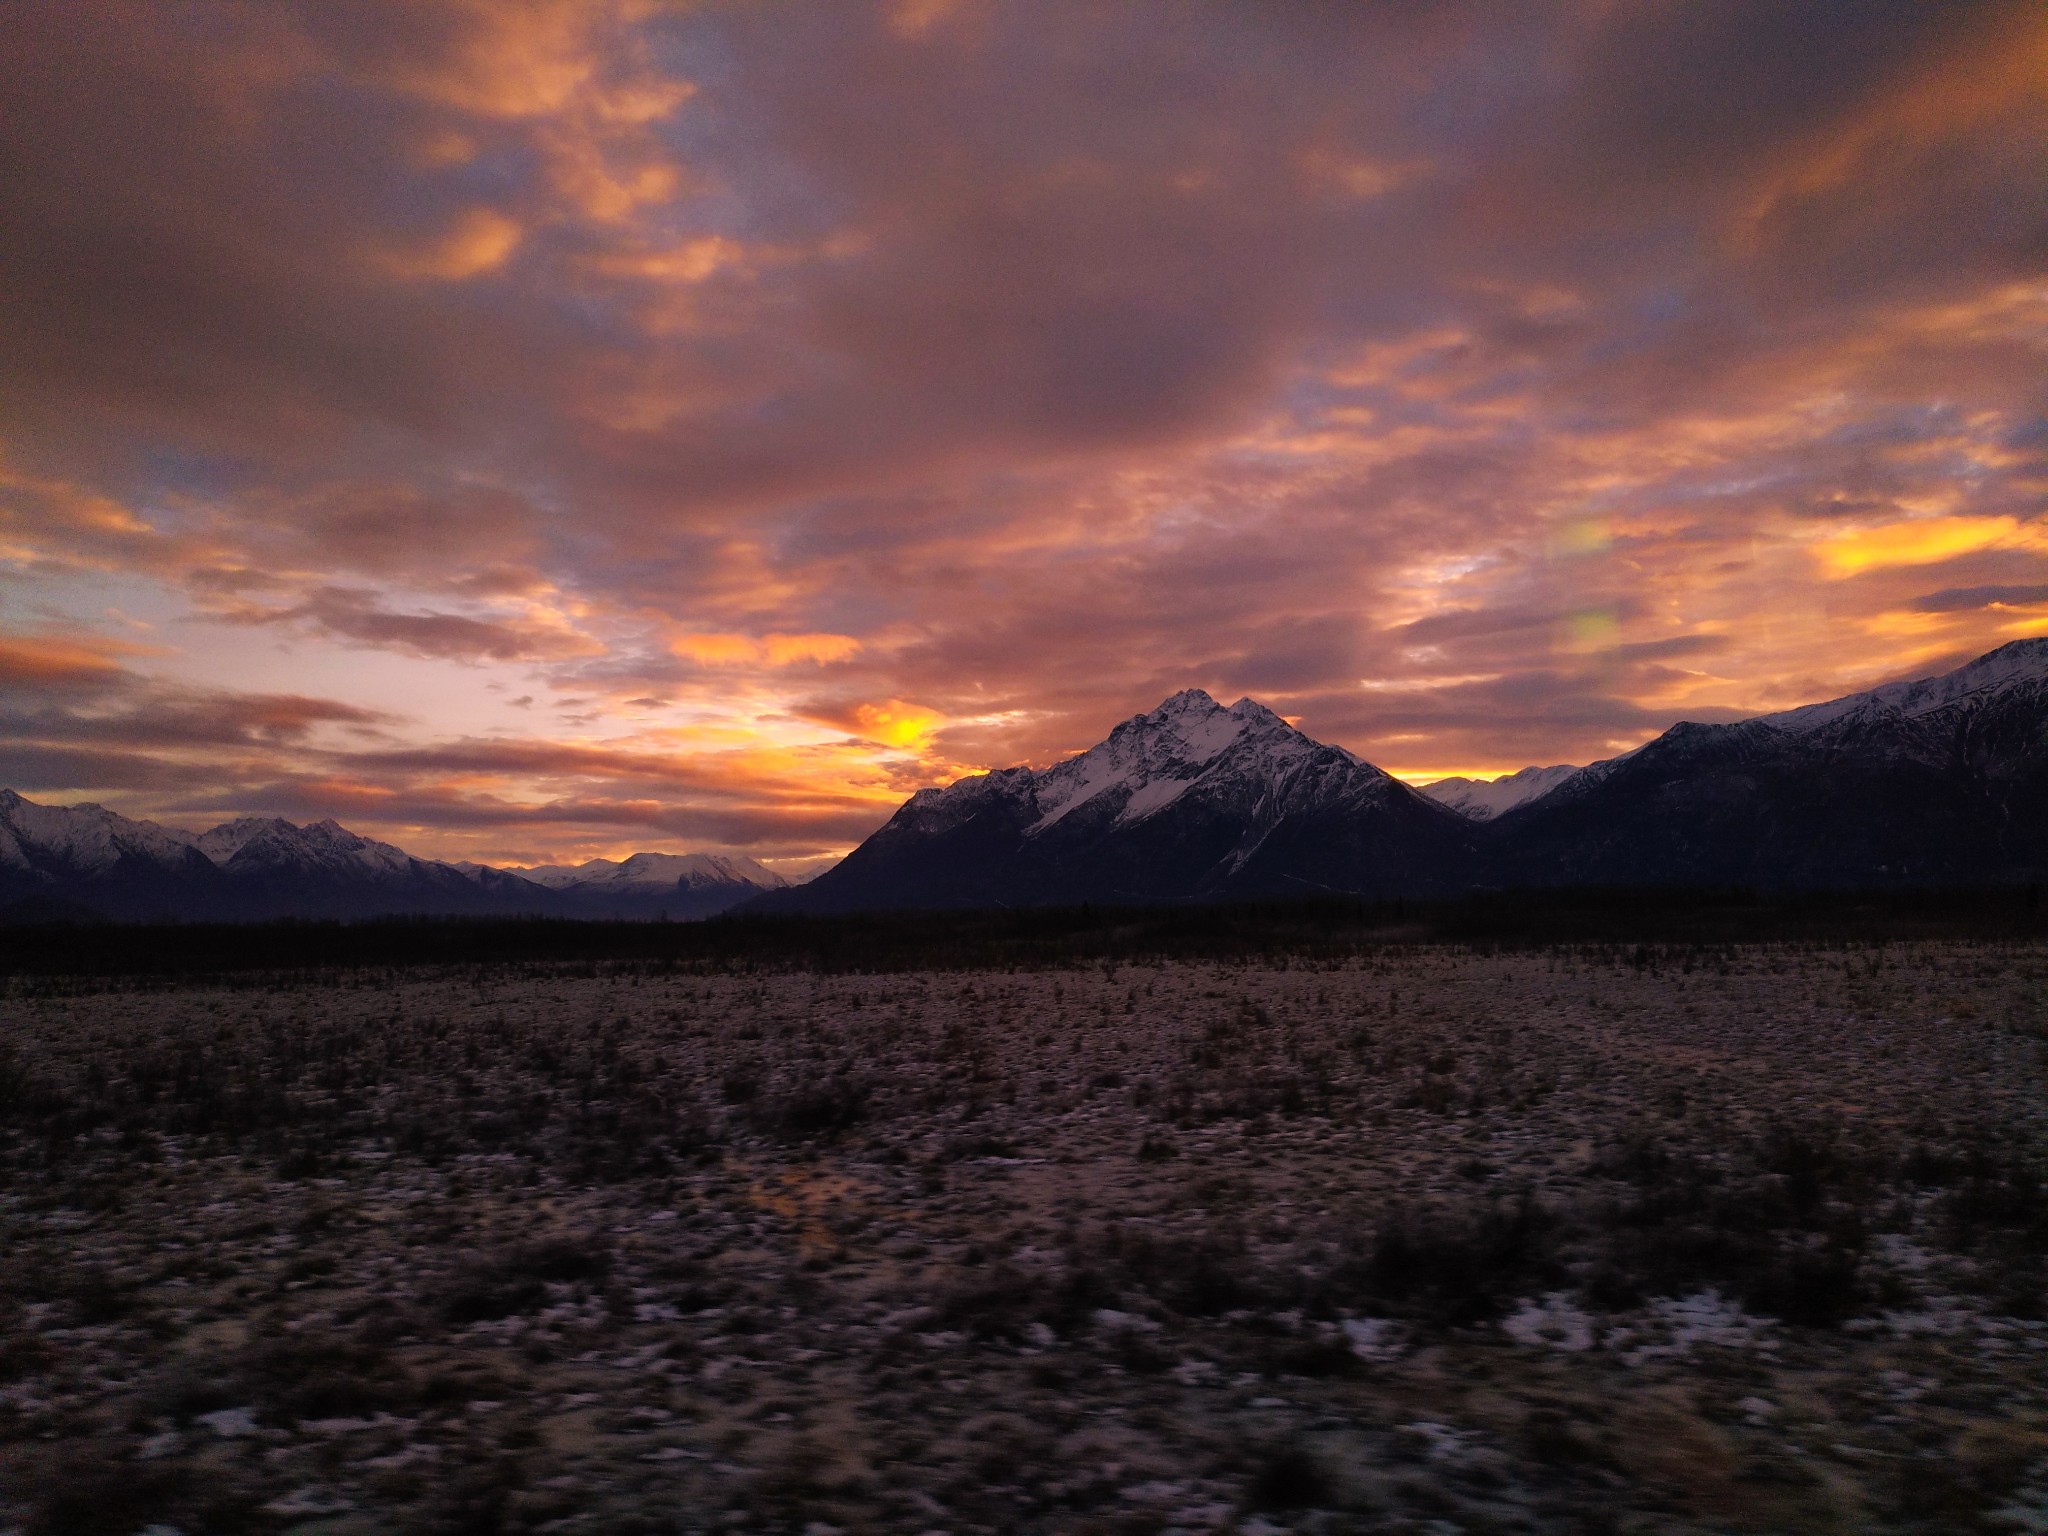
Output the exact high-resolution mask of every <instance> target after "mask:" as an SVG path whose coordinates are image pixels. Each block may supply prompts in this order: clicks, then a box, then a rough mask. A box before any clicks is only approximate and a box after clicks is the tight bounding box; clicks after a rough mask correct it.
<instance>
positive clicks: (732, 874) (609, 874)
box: [509, 853, 789, 893]
mask: <svg viewBox="0 0 2048 1536" xmlns="http://www.w3.org/2000/svg"><path fill="white" fill-rule="evenodd" d="M509 872H510V873H512V874H515V875H519V876H521V877H523V878H525V879H527V880H531V881H533V882H534V884H536V885H544V886H547V887H548V888H549V889H551V890H558V891H559V890H587V891H591V892H593V893H594V892H598V891H615V892H623V891H628V890H635V891H640V890H655V889H661V888H672V887H675V886H677V885H682V886H685V887H688V888H691V889H696V888H699V887H705V886H713V885H724V884H732V883H738V884H743V885H756V886H759V887H760V888H761V889H763V890H768V891H774V890H780V889H781V888H782V887H783V886H785V885H787V884H788V883H789V882H788V881H787V880H785V879H783V878H782V876H780V875H778V874H776V873H775V871H774V870H772V869H769V868H768V867H767V866H766V865H763V864H758V863H756V862H755V861H754V860H752V859H750V858H747V857H746V856H744V855H743V854H722V853H636V854H632V855H630V856H629V857H627V858H624V859H619V860H612V859H586V860H584V861H583V862H582V863H581V864H540V865H535V866H534V867H533V868H531V869H513V870H511V871H509Z"/></svg>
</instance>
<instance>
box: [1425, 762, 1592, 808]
mask: <svg viewBox="0 0 2048 1536" xmlns="http://www.w3.org/2000/svg"><path fill="white" fill-rule="evenodd" d="M1578 771H1579V770H1578V767H1577V765H1576V764H1573V763H1560V764H1559V765H1558V766H1557V767H1555V768H1524V769H1522V771H1521V772H1519V773H1510V774H1506V775H1503V776H1502V777H1500V778H1498V779H1460V778H1450V779H1438V780H1436V781H1435V782H1434V783H1431V784H1425V785H1423V786H1422V792H1423V793H1424V794H1425V795H1427V796H1429V798H1430V799H1432V800H1434V801H1436V802H1437V803H1438V804H1439V805H1448V806H1449V807H1450V808H1451V809H1452V810H1454V811H1456V812H1458V813H1459V814H1460V815H1461V816H1468V817H1470V818H1471V819H1472V820H1473V821H1491V820H1492V819H1493V818H1494V817H1496V816H1498V815H1499V814H1500V813H1501V812H1502V811H1511V810H1513V809H1514V808H1515V807H1516V806H1518V805H1521V804H1523V803H1524V802H1526V801H1529V800H1534V799H1535V798H1536V797H1537V796H1538V795H1547V794H1549V793H1550V791H1551V790H1553V789H1555V788H1557V786H1558V785H1560V784H1562V783H1563V782H1564V781H1565V780H1566V779H1568V778H1570V777H1571V776H1572V775H1573V774H1575V773H1577V772H1578Z"/></svg>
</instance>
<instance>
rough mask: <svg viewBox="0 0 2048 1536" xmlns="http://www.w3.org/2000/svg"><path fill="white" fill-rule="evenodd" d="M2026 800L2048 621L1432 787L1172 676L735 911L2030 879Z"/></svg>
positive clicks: (2045, 674) (2047, 725)
mask: <svg viewBox="0 0 2048 1536" xmlns="http://www.w3.org/2000/svg"><path fill="white" fill-rule="evenodd" d="M1495 786H1499V787H1498V788H1496V787H1495ZM2037 791H2038V793H2037ZM1432 792H1433V793H1432ZM2030 796H2034V797H2035V799H2036V800H2037V801H2038V803H2040V804H2041V805H2043V806H2048V639H2026V640H2019V641H2014V642H2012V643H2011V644H2008V645H2006V646H2001V647H1999V648H1998V649H1997V650H1995V651H1992V652H1990V653H1988V654H1986V655H1985V656H1981V657H1978V658H1977V659H1975V660H1974V661H1971V662H1969V663H1966V664H1965V665H1964V666H1962V667H1959V668H1957V669H1955V670H1954V671H1953V672H1950V673H1945V674H1943V675H1941V676H1939V677H1932V678H1919V679H1911V680H1907V681H1904V682H1899V683H1890V684H1885V685H1883V686H1882V687H1880V688H1877V689H1872V690H1866V691H1864V692H1862V693H1858V694H1850V695H1844V696H1843V697H1842V698H1840V699H1835V700H1829V701H1826V702H1824V703H1822V704H1818V705H1808V706H1803V707H1801V708H1800V709H1796V710H1789V711H1780V712H1778V713H1777V714H1774V715H1768V716H1760V717H1756V718H1753V719H1749V720H1742V721H1734V722H1730V723H1727V724H1703V723H1700V722H1697V721H1684V720H1682V721H1679V722H1678V723H1677V724H1675V725H1673V726H1672V727H1671V728H1670V729H1669V730H1667V731H1665V732H1663V733H1662V734H1660V735H1659V736H1657V737H1656V738H1654V739H1653V740H1651V741H1648V742H1645V743H1644V744H1643V745H1642V746H1640V747H1636V748H1634V749H1632V750H1630V751H1628V752H1625V753H1621V754H1619V755H1617V756H1615V757H1612V758H1608V759H1605V760H1603V761H1601V762H1597V763H1592V764H1587V765H1585V766H1583V767H1578V766H1574V765H1570V764H1559V765H1554V766H1551V767H1548V768H1535V769H1524V770H1523V771H1522V772H1521V773H1519V774H1514V775H1509V776H1507V777H1506V779H1505V780H1495V781H1491V782H1490V783H1488V782H1482V781H1472V780H1465V781H1455V782H1454V781H1438V783H1437V784H1434V785H1431V786H1428V787H1427V788H1426V789H1425V790H1414V789H1410V788H1408V787H1407V786H1405V785H1402V784H1400V783H1399V781H1398V780H1395V779H1393V778H1391V777H1390V776H1389V775H1387V774H1386V773H1384V772H1383V771H1382V770H1380V769H1379V768H1376V767H1374V766H1373V765H1372V764H1370V763H1367V762H1365V761H1364V760H1363V759H1361V758H1359V757H1357V756H1356V755H1355V754H1353V753H1351V752H1349V751H1347V750H1346V749H1344V748H1342V747H1336V746H1331V745H1327V744H1325V743H1321V742H1317V741H1315V740H1313V739H1312V738H1310V737H1308V736H1306V735H1304V734H1303V733H1302V732H1300V731H1298V730H1297V729H1295V728H1294V727H1293V726H1290V725H1288V724H1287V723H1286V722H1285V721H1284V720H1282V719H1281V717H1280V716H1278V715H1276V714H1275V713H1274V712H1273V711H1272V710H1270V709H1268V708H1267V707H1266V706H1265V705H1263V704H1260V703H1258V702H1257V701H1255V700H1252V699H1240V700H1239V701H1238V702H1237V703H1236V704H1233V705H1230V706H1229V707H1228V708H1225V707H1224V706H1222V705H1220V704H1218V703H1217V702H1216V701H1215V700H1214V699H1213V698H1211V697H1210V696H1209V695H1208V694H1207V693H1205V692H1203V691H1202V690H1200V689H1187V690H1183V691H1182V692H1180V693H1177V694H1174V695H1173V696H1172V697H1171V698H1169V699H1167V700H1166V701H1165V702H1164V703H1162V704H1161V705H1159V706H1158V707H1157V708H1156V709H1153V710H1151V711H1148V712H1145V713H1142V714H1138V715H1134V716H1132V717H1130V718H1129V719H1128V720H1125V721H1123V722H1122V723H1120V724H1119V725H1117V726H1116V727H1115V728H1114V729H1112V730H1111V731H1110V733H1109V734H1108V735H1107V736H1106V737H1105V738H1104V739H1103V740H1102V741H1101V742H1099V743H1097V744H1096V745H1095V746H1093V747H1091V748H1089V749H1087V750H1086V751H1084V752H1081V753H1077V754H1075V755H1073V756H1071V757H1068V758H1066V759H1063V760H1062V761H1060V762H1058V763H1055V764H1053V765H1051V766H1049V767H1047V768H1044V769H1032V768H1028V767H1015V768H1004V769H997V770H994V771H992V772H989V773H984V774H975V775H970V776H969V777H967V778H964V779H960V780H957V781H955V782H954V783H952V784H950V785H946V786H943V787H940V786H933V787H929V788H925V789H920V790H918V791H917V792H916V793H914V794H913V795H912V796H911V797H910V798H909V799H908V800H906V801H905V802H904V803H903V805H902V806H901V807H899V809H898V810H897V812H896V814H895V815H894V816H892V817H891V818H890V820H889V822H888V823H887V824H885V825H884V826H883V827H882V828H881V829H880V830H878V831H877V832H876V833H874V834H873V835H872V836H871V837H869V838H868V839H867V841H866V842H864V843H862V844H861V845H860V847H858V848H856V849H855V850H854V851H853V852H852V853H851V854H849V855H848V856H847V858H846V859H845V860H843V861H842V862H841V863H840V864H838V865H836V866H834V868H833V869H831V870H828V871H826V872H824V873H823V874H821V875H819V876H818V877H817V878H816V879H815V880H813V881H812V882H811V883H810V884H809V885H807V886H805V887H803V888H802V889H800V890H796V891H790V892H778V893H773V894H771V895H768V896H764V897H758V898H755V899H754V900H753V901H751V902H749V903H748V905H747V908H746V910H748V911H756V912H829V911H856V910H870V909H874V908H879V907H907V908H915V907H955V906H963V905H1042V904H1047V903H1051V902H1069V903H1081V902H1109V903H1133V902H1147V901H1159V902H1171V901H1186V900H1213V899H1246V898H1263V897H1270V896H1278V895H1287V894H1296V895H1308V894H1312V893H1332V894H1343V895H1357V896H1389V895H1392V896H1403V897H1405V896H1432V895H1441V894H1448V893H1451V892H1455V891H1459V890H1469V889H1476V888H1481V887H1487V886H1504V885H1505V886H1521V887H1542V886H1547V885H1548V886H1556V885H1563V884H1574V883H1587V884H1591V883H1606V884H1651V885H1655V884H1674V883H1700V884H1759V885H1765V886H1801V887H1813V886H1827V885H1837V884H1841V885H1852V886H1853V885H1866V884H1895V883H1899V882H1902V881H1906V882H1910V881H1914V880H1919V881H1922V882H1948V883H1970V882H1972V881H1981V880H1993V881H2003V880H2024V879H2034V878H2039V877H2040V876H2041V875H2042V874H2043V873H2044V872H2048V810H2034V809H2033V808H2032V804H2033V802H2032V801H2030V799H2029V797H2030Z"/></svg>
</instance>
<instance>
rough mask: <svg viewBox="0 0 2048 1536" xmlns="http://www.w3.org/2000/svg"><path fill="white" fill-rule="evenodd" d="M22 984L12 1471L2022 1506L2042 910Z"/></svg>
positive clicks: (132, 1529)
mask: <svg viewBox="0 0 2048 1536" xmlns="http://www.w3.org/2000/svg"><path fill="white" fill-rule="evenodd" d="M587 970H588V968H585V971H586V973H585V974H574V973H572V971H571V970H569V969H562V970H557V971H541V970H539V969H537V968H534V969H530V970H525V971H522V970H518V969H514V968H509V967H508V968H499V969H488V970H480V971H467V972H463V973H461V974H443V975H438V976H431V977H429V976H422V975H420V974H417V973H410V974H408V973H381V974H373V973H362V972H354V973H336V974H333V975H330V976H327V977H325V978H322V979H321V982H320V984H315V985H304V984H300V985H295V986H289V987H287V986H284V985H281V984H280V985H276V986H266V985H264V984H261V983H256V984H251V985H247V986H242V987H237V988H234V989H232V990H198V989H187V990H157V991H141V990H136V991H124V990H103V991H78V992H75V993H73V992H71V991H69V990H68V989H67V988H65V987H63V986H61V985H59V986H54V987H47V988H46V989H45V990H43V991H41V992H40V993H38V992H34V991H29V990H17V992H16V993H15V994H14V995H12V996H10V997H7V998H6V999H4V1000H0V1530H6V1531H19V1532H28V1533H35V1536H42V1533H66V1536H69V1533H90V1532H100V1531H104V1532H113V1533H119V1536H135V1533H139V1532H143V1531H145V1530H148V1531H150V1532H152V1533H153V1536H164V1533H165V1532H167V1531H170V1530H176V1531H180V1532H183V1533H185V1536H200V1533H204V1532H234V1531H283V1530H293V1531H300V1532H306V1533H312V1532H328V1533H334V1536H342V1533H356V1532H362V1533H369V1532H409V1531H446V1532H489V1531H497V1530H508V1531H524V1530H558V1531H591V1532H631V1531H644V1532H657V1531H661V1532H666V1531H671V1530H674V1531H712V1530H751V1531H789V1532H805V1533H810V1536H829V1533H831V1532H849V1533H851V1532H865V1531H874V1532H882V1531H887V1532H908V1533H919V1532H952V1533H965V1532H970V1531H992V1532H1012V1531H1021V1532H1041V1531H1044V1532H1050V1531H1075V1532H1081V1531H1093V1532H1165V1531H1187V1532H1206V1531H1230V1530H1235V1531H1240V1532H1274V1531H1304V1532H1307V1531H1330V1532H1336V1531H1364V1530H1370V1531H1414V1532H1442V1533H1449V1532H1454V1531H1465V1532H1474V1533H1477V1532H1506V1531H1542V1532H1597V1531H1641V1532H1651V1531H1655V1532H1733V1531H1787V1532H1793V1531H1797V1532H1826V1531H1841V1532H1851V1531H1856V1532H1862V1531H1916V1532H1917V1531H1951V1530H1952V1531H1978V1530H1983V1531H1999V1530H2007V1531H2026V1530H2048V1439H2044V1429H2048V1329H2044V1325H2043V1323H2042V1321H2041V1314H2042V1288H2043V1268H2042V1254H2043V1250H2044V1248H2048V1214H2044V1211H2048V1200H2044V1198H2043V1192H2042V1187H2041V1174H2042V1170H2043V1156H2044V1148H2048V1124H2044V1117H2048V1091H2044V1090H2048V1071H2044V1060H2048V951H2043V950H2041V949H2039V948H2025V947H1996V948H1994V947H1970V946H1924V947H1914V946H1900V945H1894V946H1892V947H1889V948H1885V949H1850V950H1843V949H1794V948H1761V949H1757V948H1751V949H1735V950H1710V951H1701V950H1673V951H1668V952H1658V953H1649V952H1640V951H1637V952H1624V951H1611V952H1595V951H1576V952H1567V951H1543V952H1536V953H1522V954H1503V955H1498V956H1483V955H1477V954H1473V953H1467V952H1461V951H1456V950H1450V949H1413V950H1388V951H1383V952H1373V953H1369V954H1364V955H1361V956H1359V957H1358V958H1356V959H1355V960H1353V961H1350V962H1347V963H1344V964H1342V965H1337V966H1332V967H1320V966H1318V967H1310V966H1303V965H1299V964H1295V965H1290V964H1288V963H1286V962H1284V961H1275V962H1273V963H1272V964H1270V965H1267V966H1262V967H1261V966H1252V967H1244V966H1235V965H1233V966H1229V967H1215V966H1207V965H1173V966H1162V967H1147V966H1119V967H1102V966H1095V967H1092V968H1087V969H1066V970H1051V971H1037V972H1026V973H988V972H965V973H945V972H927V973H920V974H904V975H887V976H818V975H809V974H792V973H782V974H759V975H742V976H730V977H708V976H701V975H674V976H663V975H660V974H640V973H634V972H631V971H628V970H622V971H620V972H619V973H617V974H609V975H607V974H597V975H592V974H587Z"/></svg>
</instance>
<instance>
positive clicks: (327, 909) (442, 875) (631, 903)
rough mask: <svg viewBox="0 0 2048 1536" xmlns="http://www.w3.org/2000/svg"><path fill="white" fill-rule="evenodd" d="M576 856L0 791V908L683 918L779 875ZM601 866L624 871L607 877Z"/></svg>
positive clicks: (146, 913)
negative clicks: (186, 817) (426, 845)
mask: <svg viewBox="0 0 2048 1536" xmlns="http://www.w3.org/2000/svg"><path fill="white" fill-rule="evenodd" d="M636 861H638V862H636ZM671 861H672V862H671ZM591 865H602V866H604V869H603V870H594V869H591V868H590V866H591ZM583 868H584V869H585V870H588V871H589V874H588V875H586V876H582V877H578V875H577V873H576V871H575V870H573V869H571V870H568V871H565V873H566V874H567V876H568V877H567V878H563V879H558V880H551V881H536V880H533V879H529V878H527V872H525V871H521V870H519V869H517V868H512V869H499V868H496V867H494V866H491V865H486V864H474V863H461V864H455V863H448V862H445V861H442V860H438V859H422V858H418V857H416V856H414V855H412V854H409V853H407V852H406V851H405V850H404V849H402V848H398V847H396V846H394V845H392V844H390V843H381V842H377V841H375V840H374V839H371V838H366V837H362V836H360V835H358V834H356V833H354V832H351V831H349V830H348V828H346V827H344V826H342V825H341V824H340V823H339V822H337V821H334V820H333V819H331V818H330V819H327V820H324V821H318V822H310V823H307V824H306V825H304V826H299V825H296V824H294V823H292V822H290V821H286V820H285V819H283V818H282V817H276V816H243V817H237V818H235V819H233V820H231V821H226V822H222V823H221V824H220V825H218V826H216V827H212V828H209V829H208V830H207V831H205V832H190V831H186V830H185V829H183V828H180V827H167V826H164V825H162V824H160V823H157V822H153V821H141V820H135V819H131V818H129V817H125V816H122V815H120V814H119V813H117V812H114V811H110V810H108V809H107V808H106V807H105V806H103V805H99V804H97V803H93V802H85V803H82V804H79V805H75V806H52V805H42V804H40V803H38V802H36V801H33V800H29V799H27V798H25V797H24V796H22V795H20V794H18V793H17V792H16V791H14V790H12V789H0V907H12V906H16V905H21V904H24V903H26V906H24V908H23V910H30V911H33V910H50V911H64V910H73V909H76V910H79V911H84V912H93V913H98V914H100V915H103V916H107V917H114V918H121V919H128V920H149V919H155V918H162V917H169V918H174V919H178V920H182V921H195V920H228V921H246V920H258V919H264V918H277V917H300V918H359V917H374V916H400V915H446V916H515V915H518V916H529V915H530V916H550V917H601V918H641V919H652V918H659V917H673V918H677V919H687V918H697V917H708V916H713V915H716V914H717V913H719V912H723V911H726V910H729V909H730V908H731V907H733V906H735V905H737V904H738V903H740V902H742V901H745V900H747V899H748V898H750V897H752V896H755V895H758V894H760V893H761V892H762V891H764V890H775V889H780V888H781V887H782V886H783V885H785V884H786V883H787V882H785V881H784V880H783V879H782V877H781V876H779V875H777V874H775V873H774V872H773V871H772V870H768V869H766V868H764V867H763V866H761V865H759V864H756V863H755V862H754V861H753V860H751V859H746V858H742V857H739V856H728V855H719V854H635V855H633V856H632V857H630V858H628V859H626V860H623V861H621V862H619V863H613V862H611V861H609V860H592V861H590V863H589V864H587V865H585V866H583ZM607 871H609V872H611V874H612V875H613V876H614V877H616V876H617V875H618V872H620V871H626V872H627V873H626V874H625V876H624V878H612V879H606V878H604V875H605V873H606V872H607ZM665 876H666V878H664V877H665Z"/></svg>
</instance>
